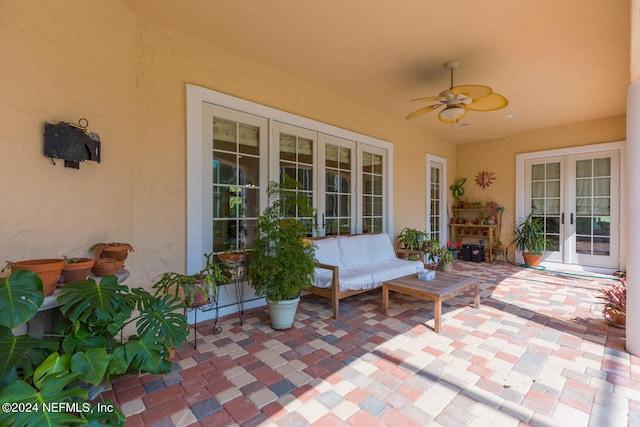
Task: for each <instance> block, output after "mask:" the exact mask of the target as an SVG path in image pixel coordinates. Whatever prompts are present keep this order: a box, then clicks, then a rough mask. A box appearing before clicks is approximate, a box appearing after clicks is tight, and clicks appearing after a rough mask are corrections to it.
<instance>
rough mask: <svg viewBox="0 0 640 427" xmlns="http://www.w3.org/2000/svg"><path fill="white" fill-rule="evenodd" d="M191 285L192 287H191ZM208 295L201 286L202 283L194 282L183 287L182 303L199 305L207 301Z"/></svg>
mask: <svg viewBox="0 0 640 427" xmlns="http://www.w3.org/2000/svg"><path fill="white" fill-rule="evenodd" d="M192 287H193V289H191V288H192ZM209 300H210V298H209V295H207V293H206V292H205V290H204V288H203V287H202V283H198V282H196V283H194V284H193V285H189V286H185V288H184V303H185V304H186V305H187V307H199V306H201V305H205V304H207V303H209Z"/></svg>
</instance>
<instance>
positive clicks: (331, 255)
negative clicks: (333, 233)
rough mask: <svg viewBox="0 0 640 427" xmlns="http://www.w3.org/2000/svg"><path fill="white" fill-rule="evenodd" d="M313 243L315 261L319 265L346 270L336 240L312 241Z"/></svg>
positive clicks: (332, 238)
mask: <svg viewBox="0 0 640 427" xmlns="http://www.w3.org/2000/svg"><path fill="white" fill-rule="evenodd" d="M313 243H315V244H316V260H317V261H318V262H319V263H321V264H329V265H335V266H336V267H340V268H346V265H345V264H344V263H343V262H342V254H341V252H340V246H339V245H338V239H337V238H335V237H328V238H326V239H318V240H314V241H313Z"/></svg>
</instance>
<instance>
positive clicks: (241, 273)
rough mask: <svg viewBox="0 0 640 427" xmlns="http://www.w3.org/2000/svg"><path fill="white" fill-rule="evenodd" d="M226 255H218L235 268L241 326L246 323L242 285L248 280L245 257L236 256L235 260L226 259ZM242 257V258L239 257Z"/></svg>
mask: <svg viewBox="0 0 640 427" xmlns="http://www.w3.org/2000/svg"><path fill="white" fill-rule="evenodd" d="M223 255H224V254H218V257H219V258H220V259H221V260H222V261H224V262H225V263H227V264H230V265H232V266H233V278H234V279H235V280H234V285H235V291H236V304H237V305H238V317H239V318H240V326H242V325H243V322H244V286H243V285H242V283H243V282H244V281H245V279H246V269H245V262H244V261H245V255H244V254H234V255H236V257H234V258H225V257H224V256H223ZM237 255H242V256H237Z"/></svg>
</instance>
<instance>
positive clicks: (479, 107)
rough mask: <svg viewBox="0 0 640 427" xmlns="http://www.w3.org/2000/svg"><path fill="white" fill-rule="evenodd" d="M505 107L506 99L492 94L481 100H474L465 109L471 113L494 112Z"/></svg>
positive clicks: (507, 103) (507, 102)
mask: <svg viewBox="0 0 640 427" xmlns="http://www.w3.org/2000/svg"><path fill="white" fill-rule="evenodd" d="M507 105H509V101H508V100H507V98H505V97H504V96H502V95H500V94H497V93H495V92H494V93H492V94H491V95H489V96H485V97H483V98H474V99H473V101H472V102H471V103H470V104H468V105H466V107H467V108H468V109H469V110H471V111H494V110H499V109H501V108H504V107H506V106H507Z"/></svg>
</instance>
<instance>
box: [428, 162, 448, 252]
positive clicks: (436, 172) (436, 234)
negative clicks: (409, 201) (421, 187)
mask: <svg viewBox="0 0 640 427" xmlns="http://www.w3.org/2000/svg"><path fill="white" fill-rule="evenodd" d="M445 181H446V159H444V158H441V157H436V156H433V155H430V154H428V155H427V227H426V231H427V234H428V237H429V238H430V239H435V240H438V241H440V242H441V243H442V244H444V242H446V240H447V231H448V230H447V223H448V216H447V215H448V213H447V206H446V201H445V197H446V185H445V184H446V182H445Z"/></svg>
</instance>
